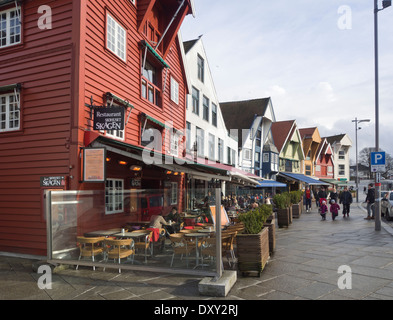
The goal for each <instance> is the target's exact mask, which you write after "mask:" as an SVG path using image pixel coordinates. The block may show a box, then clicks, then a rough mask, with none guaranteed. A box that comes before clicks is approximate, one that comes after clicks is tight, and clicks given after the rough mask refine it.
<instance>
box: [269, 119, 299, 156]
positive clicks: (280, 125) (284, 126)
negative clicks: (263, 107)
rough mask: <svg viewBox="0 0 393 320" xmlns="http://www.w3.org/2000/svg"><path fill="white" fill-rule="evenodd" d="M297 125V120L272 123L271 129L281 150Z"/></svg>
mask: <svg viewBox="0 0 393 320" xmlns="http://www.w3.org/2000/svg"><path fill="white" fill-rule="evenodd" d="M295 126H296V123H295V120H287V121H276V122H273V123H272V128H271V131H272V135H273V140H274V145H275V146H276V148H277V149H278V151H279V152H281V150H282V148H283V147H284V146H285V143H286V141H287V140H288V137H290V136H291V135H292V134H293V130H294V127H295Z"/></svg>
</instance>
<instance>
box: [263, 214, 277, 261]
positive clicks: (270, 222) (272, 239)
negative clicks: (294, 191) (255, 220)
mask: <svg viewBox="0 0 393 320" xmlns="http://www.w3.org/2000/svg"><path fill="white" fill-rule="evenodd" d="M264 226H265V227H267V228H268V229H269V252H270V254H272V253H273V252H274V250H275V249H276V219H275V218H274V215H271V216H270V217H269V218H268V219H267V220H266V222H265V223H264Z"/></svg>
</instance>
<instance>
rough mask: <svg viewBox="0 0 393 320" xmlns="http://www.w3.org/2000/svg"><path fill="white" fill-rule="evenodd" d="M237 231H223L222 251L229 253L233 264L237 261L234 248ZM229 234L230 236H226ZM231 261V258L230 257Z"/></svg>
mask: <svg viewBox="0 0 393 320" xmlns="http://www.w3.org/2000/svg"><path fill="white" fill-rule="evenodd" d="M236 235H237V231H233V232H231V231H227V232H224V233H223V240H222V251H223V253H224V251H225V253H227V254H228V253H229V254H230V256H231V259H232V262H233V264H235V262H236V255H235V250H234V243H235V240H236ZM226 236H228V237H226ZM228 261H229V259H228Z"/></svg>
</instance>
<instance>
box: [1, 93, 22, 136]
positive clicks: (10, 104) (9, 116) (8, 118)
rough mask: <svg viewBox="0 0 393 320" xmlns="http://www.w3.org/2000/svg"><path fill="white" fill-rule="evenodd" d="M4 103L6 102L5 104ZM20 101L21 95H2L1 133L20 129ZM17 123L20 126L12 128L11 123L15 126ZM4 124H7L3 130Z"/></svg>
mask: <svg viewBox="0 0 393 320" xmlns="http://www.w3.org/2000/svg"><path fill="white" fill-rule="evenodd" d="M11 100H13V101H11ZM3 101H5V103H4V104H3ZM19 101H20V95H19V93H14V92H13V93H7V94H2V95H0V132H9V131H16V130H19V129H20V106H19ZM3 107H4V110H3ZM11 109H12V110H11ZM13 117H14V118H13ZM16 121H17V122H18V126H17V127H11V126H10V124H11V123H13V124H15V122H16ZM4 123H5V128H2V126H3V124H4Z"/></svg>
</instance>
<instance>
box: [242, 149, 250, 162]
mask: <svg viewBox="0 0 393 320" xmlns="http://www.w3.org/2000/svg"><path fill="white" fill-rule="evenodd" d="M243 159H244V160H251V150H250V149H244V155H243Z"/></svg>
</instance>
